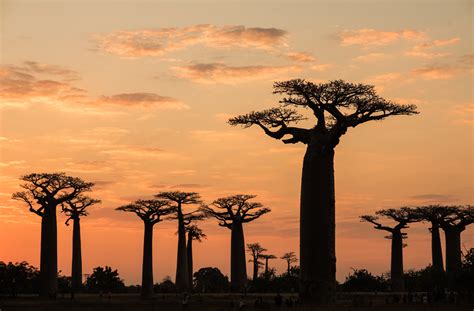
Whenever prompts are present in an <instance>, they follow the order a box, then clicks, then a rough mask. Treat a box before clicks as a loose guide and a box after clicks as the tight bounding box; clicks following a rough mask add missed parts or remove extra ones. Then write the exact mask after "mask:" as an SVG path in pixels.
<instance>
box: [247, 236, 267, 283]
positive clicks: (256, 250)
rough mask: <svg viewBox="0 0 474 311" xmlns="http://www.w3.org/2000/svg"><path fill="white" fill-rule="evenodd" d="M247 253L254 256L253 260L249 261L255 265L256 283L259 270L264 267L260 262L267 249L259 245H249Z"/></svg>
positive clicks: (254, 277)
mask: <svg viewBox="0 0 474 311" xmlns="http://www.w3.org/2000/svg"><path fill="white" fill-rule="evenodd" d="M247 251H248V252H249V253H250V255H251V256H252V258H251V259H249V262H251V263H253V275H252V280H254V281H255V280H256V279H257V278H258V268H260V267H261V266H263V263H262V262H261V261H260V260H259V259H260V255H261V254H263V252H266V251H267V249H265V248H263V247H262V246H260V244H259V243H249V244H247Z"/></svg>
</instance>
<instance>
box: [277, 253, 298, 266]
mask: <svg viewBox="0 0 474 311" xmlns="http://www.w3.org/2000/svg"><path fill="white" fill-rule="evenodd" d="M280 259H283V260H285V261H286V262H287V263H288V266H290V265H291V264H292V263H295V262H297V261H298V259H297V258H296V254H295V252H289V253H284V254H283V256H281V257H280Z"/></svg>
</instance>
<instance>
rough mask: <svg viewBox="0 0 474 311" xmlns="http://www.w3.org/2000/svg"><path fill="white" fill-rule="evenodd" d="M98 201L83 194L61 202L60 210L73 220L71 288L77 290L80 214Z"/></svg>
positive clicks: (79, 281) (79, 284) (84, 214)
mask: <svg viewBox="0 0 474 311" xmlns="http://www.w3.org/2000/svg"><path fill="white" fill-rule="evenodd" d="M98 203H100V200H96V199H92V198H90V197H88V196H85V195H79V196H77V197H75V198H72V199H71V200H67V201H66V202H63V203H62V204H61V207H62V212H63V213H64V214H65V215H66V216H67V217H68V218H67V220H66V225H67V226H69V221H70V220H72V221H73V228H72V265H71V288H72V292H73V293H74V292H77V291H79V290H80V289H81V288H82V247H81V224H80V220H81V217H82V216H87V215H88V212H87V208H88V207H89V206H92V205H94V204H98Z"/></svg>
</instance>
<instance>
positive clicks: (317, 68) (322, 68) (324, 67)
mask: <svg viewBox="0 0 474 311" xmlns="http://www.w3.org/2000/svg"><path fill="white" fill-rule="evenodd" d="M332 66H333V65H331V64H317V65H312V66H310V67H309V68H310V69H311V70H314V71H325V70H327V69H329V68H331V67H332Z"/></svg>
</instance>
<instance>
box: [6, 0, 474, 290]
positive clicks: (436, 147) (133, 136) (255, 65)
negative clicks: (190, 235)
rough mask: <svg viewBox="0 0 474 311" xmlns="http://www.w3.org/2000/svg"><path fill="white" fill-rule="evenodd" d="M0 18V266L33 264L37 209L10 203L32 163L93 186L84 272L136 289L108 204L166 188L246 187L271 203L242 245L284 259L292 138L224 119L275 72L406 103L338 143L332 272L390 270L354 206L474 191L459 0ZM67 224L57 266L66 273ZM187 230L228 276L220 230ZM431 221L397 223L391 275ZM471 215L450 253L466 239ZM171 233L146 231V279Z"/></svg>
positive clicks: (155, 7)
mask: <svg viewBox="0 0 474 311" xmlns="http://www.w3.org/2000/svg"><path fill="white" fill-rule="evenodd" d="M0 12H1V13H0V14H1V15H0V19H1V24H0V27H1V28H0V38H1V39H0V40H1V41H0V45H1V48H0V53H1V54H0V57H1V67H0V102H1V104H0V261H7V262H8V261H14V262H15V261H23V260H26V261H28V262H29V263H31V264H33V265H35V266H39V255H40V218H39V217H38V216H36V215H35V214H33V213H30V212H28V209H27V207H26V206H24V205H23V204H21V203H20V202H17V201H13V200H11V199H10V198H11V194H12V193H13V192H15V191H19V190H20V188H19V184H20V181H19V179H18V178H19V177H20V176H21V175H24V174H28V173H32V172H65V173H67V174H69V175H73V176H79V177H81V178H83V179H84V180H87V181H93V182H95V183H96V186H95V188H94V191H93V192H92V193H90V195H91V196H92V197H94V198H98V199H101V200H102V201H103V203H102V204H101V205H97V206H94V207H93V208H91V209H90V215H89V216H88V217H86V218H83V220H82V247H83V272H84V273H90V272H91V271H92V268H93V267H96V266H99V265H101V266H103V265H109V266H112V267H113V268H114V269H118V270H119V273H120V276H121V277H122V278H123V279H124V280H125V283H126V284H137V283H139V282H140V275H141V256H142V245H143V232H142V223H141V222H140V220H139V219H138V218H137V217H136V216H134V215H132V214H125V213H122V212H117V211H115V210H114V209H115V208H116V207H118V206H120V205H123V204H126V203H129V202H130V201H132V200H135V199H138V198H151V197H152V195H153V194H156V193H158V192H160V191H170V190H183V191H196V192H199V193H200V194H201V195H202V197H203V200H204V201H205V202H211V201H212V200H214V199H216V198H218V197H222V196H228V195H232V194H236V193H248V194H256V195H257V199H256V200H258V201H260V202H262V203H263V204H264V205H265V206H266V207H269V208H271V209H272V212H271V213H270V214H267V215H265V216H263V217H262V218H260V219H258V220H256V221H255V222H252V223H250V224H246V225H245V227H244V231H245V241H246V243H253V242H259V243H260V244H261V245H262V246H263V247H265V248H267V249H268V250H269V253H271V254H274V255H277V256H281V255H282V254H283V253H285V252H289V251H295V252H296V253H298V243H299V241H298V234H299V229H298V222H299V220H298V219H299V187H300V177H301V164H302V159H303V155H304V150H305V146H304V145H284V144H283V143H282V142H281V141H277V140H273V139H271V138H269V137H267V136H265V135H264V134H263V133H262V131H260V130H259V129H258V128H251V129H241V128H239V127H231V126H229V125H228V124H226V120H227V119H228V118H229V117H230V116H234V115H237V114H242V113H246V112H249V111H251V110H260V109H265V108H269V107H272V106H277V105H278V100H279V96H278V95H272V83H273V81H279V80H285V79H292V78H305V79H307V80H310V81H313V82H317V83H319V82H326V81H329V80H334V79H344V80H346V81H349V82H362V83H367V84H373V85H375V86H376V89H377V90H378V92H379V93H380V94H381V95H382V96H383V97H385V98H387V99H391V100H394V101H396V102H398V103H402V104H416V105H417V106H418V109H419V111H420V114H419V115H416V116H409V117H408V116H401V117H394V118H390V119H388V120H386V121H382V122H372V123H368V124H364V125H361V126H360V127H358V128H355V129H350V130H349V131H348V133H347V134H346V135H345V136H343V137H342V139H341V143H340V144H339V146H338V147H337V148H336V158H335V173H336V217H337V240H336V244H337V278H338V280H339V281H343V280H344V278H345V276H346V275H347V274H348V273H349V272H350V271H351V270H350V269H351V268H366V269H368V270H369V271H371V272H373V273H377V274H379V273H382V272H387V271H389V265H390V241H389V240H386V239H384V238H383V237H384V235H385V233H384V232H381V231H376V230H375V229H373V228H372V226H371V225H369V224H367V223H360V221H359V219H358V216H359V215H363V214H367V213H374V212H375V211H376V210H378V209H382V208H397V207H401V206H405V205H417V204H437V203H439V204H473V203H474V167H473V166H474V164H473V163H474V161H473V143H474V140H473V135H474V131H473V129H474V128H473V126H474V100H473V91H472V86H473V57H474V54H473V39H472V38H473V30H472V29H473V28H472V25H473V19H472V16H473V13H474V10H473V3H472V1H469V0H467V1H448V0H446V1H421V0H416V1H398V2H395V1H355V0H354V1H349V0H348V1H294V0H293V1H289V0H288V1H270V0H268V1H267V0H260V1H257V0H253V1H229V0H225V1H222V0H220V1H217V0H215V1H196V0H187V1H186V0H176V1H131V0H130V1H109V0H102V1H99V0H95V1H90V0H86V1H79V0H76V1H66V0H64V1H33V0H30V1H19V0H18V1H9V0H3V1H1V2H0ZM194 208H195V207H194ZM188 210H190V208H188ZM65 220H66V217H65V216H64V215H62V214H60V215H59V216H58V252H59V269H61V270H62V271H63V272H62V273H63V274H67V275H69V273H70V262H71V252H72V250H71V240H72V226H69V227H67V226H65V225H64V221H65ZM201 226H202V228H203V230H204V232H205V233H206V234H207V235H208V238H207V239H206V240H204V241H203V242H202V243H200V244H198V245H195V248H194V252H195V258H194V268H195V270H197V269H199V268H201V267H206V266H215V267H218V268H219V269H221V270H222V271H223V273H225V274H229V265H230V231H229V230H228V229H226V228H222V227H219V226H217V222H216V221H214V220H207V221H205V222H204V223H202V224H201ZM428 227H429V226H428V225H427V224H414V225H412V226H411V227H410V228H409V229H408V230H407V232H408V240H406V242H407V244H408V247H406V248H405V249H404V252H405V253H404V254H405V269H410V268H417V269H418V268H421V267H425V266H427V265H428V264H429V263H430V262H431V253H430V235H429V232H428ZM473 227H474V226H471V228H469V229H467V230H466V231H465V232H464V233H463V235H462V239H463V240H462V245H463V248H470V247H474V228H473ZM176 229H177V223H176V222H162V223H159V224H157V225H156V226H155V231H154V234H155V235H154V277H155V281H156V282H158V281H160V280H161V279H162V278H163V277H165V276H166V275H170V276H171V277H172V278H173V279H174V273H175V265H176V245H177V236H176V235H175V231H176ZM270 265H271V266H272V267H275V268H277V272H278V273H282V272H284V270H285V267H286V263H285V262H284V261H283V260H281V259H275V260H272V261H270ZM247 272H248V274H249V275H250V274H251V266H250V263H249V265H248V271H247Z"/></svg>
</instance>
